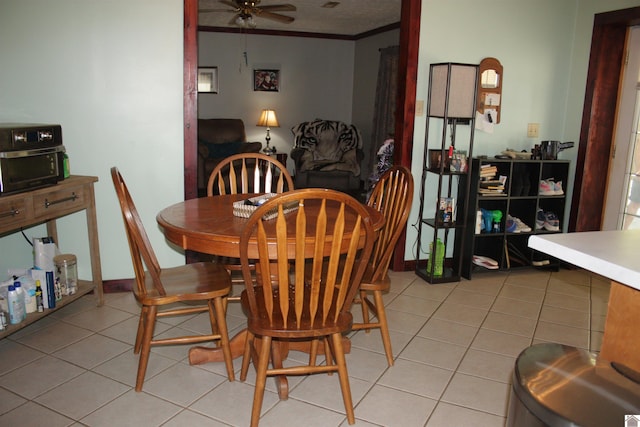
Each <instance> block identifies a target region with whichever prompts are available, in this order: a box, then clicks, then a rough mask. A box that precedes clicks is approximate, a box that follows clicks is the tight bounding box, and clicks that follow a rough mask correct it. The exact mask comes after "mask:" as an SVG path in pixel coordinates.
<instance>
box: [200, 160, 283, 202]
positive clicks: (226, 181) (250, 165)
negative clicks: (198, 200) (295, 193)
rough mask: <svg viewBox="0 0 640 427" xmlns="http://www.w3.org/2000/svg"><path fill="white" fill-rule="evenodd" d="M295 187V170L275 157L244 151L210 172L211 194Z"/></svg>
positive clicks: (280, 189) (208, 185)
mask: <svg viewBox="0 0 640 427" xmlns="http://www.w3.org/2000/svg"><path fill="white" fill-rule="evenodd" d="M289 190H293V179H292V178H291V174H290V173H289V171H288V170H287V168H286V167H285V165H283V164H282V163H280V162H279V161H278V160H277V159H276V158H275V157H271V156H267V155H266V154H262V153H240V154H235V155H233V156H229V157H227V158H226V159H225V160H223V161H221V162H220V163H218V164H217V165H216V167H215V168H214V169H213V171H211V174H210V175H209V181H208V182H207V196H213V195H216V194H251V193H282V192H285V191H289Z"/></svg>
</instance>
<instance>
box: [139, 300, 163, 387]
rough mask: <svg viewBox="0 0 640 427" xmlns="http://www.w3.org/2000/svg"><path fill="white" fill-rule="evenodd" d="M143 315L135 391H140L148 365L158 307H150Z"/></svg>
mask: <svg viewBox="0 0 640 427" xmlns="http://www.w3.org/2000/svg"><path fill="white" fill-rule="evenodd" d="M143 312H144V313H145V319H144V330H143V333H142V346H141V349H140V358H139V360H138V374H137V377H136V391H142V384H143V383H144V376H145V374H146V373H147V365H148V364H149V353H150V352H151V340H152V339H153V329H154V327H155V325H156V315H157V314H158V307H156V306H150V307H147V310H143Z"/></svg>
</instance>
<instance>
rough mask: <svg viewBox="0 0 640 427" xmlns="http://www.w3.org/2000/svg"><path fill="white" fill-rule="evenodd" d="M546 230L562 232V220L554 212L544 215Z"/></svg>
mask: <svg viewBox="0 0 640 427" xmlns="http://www.w3.org/2000/svg"><path fill="white" fill-rule="evenodd" d="M543 227H544V229H545V230H547V231H560V220H559V219H558V215H556V214H554V213H553V212H545V213H544V225H543Z"/></svg>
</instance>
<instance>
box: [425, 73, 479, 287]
mask: <svg viewBox="0 0 640 427" xmlns="http://www.w3.org/2000/svg"><path fill="white" fill-rule="evenodd" d="M477 81H478V66H477V65H474V64H460V63H452V62H449V63H440V64H432V65H431V66H430V68H429V94H428V97H427V119H426V120H427V121H426V129H425V143H424V156H423V167H422V181H421V188H420V208H419V214H418V215H419V220H418V236H417V244H416V275H418V276H419V277H421V278H422V279H424V280H425V281H427V282H428V283H434V284H435V283H445V282H456V281H459V280H460V277H461V269H462V260H463V257H462V253H463V247H464V244H465V238H466V234H467V233H465V229H466V227H467V224H468V218H467V217H468V206H469V203H468V197H469V189H470V180H469V179H468V176H469V174H470V173H471V171H472V163H471V157H472V153H473V136H474V129H475V123H474V120H475V104H476V90H477ZM435 126H440V128H441V132H440V137H439V138H437V137H433V138H431V139H433V141H430V131H434V132H436V133H437V130H436V129H435ZM461 134H462V136H460V135H461ZM454 149H455V150H456V151H465V152H466V156H467V162H466V165H467V167H466V170H464V171H451V169H450V162H451V160H452V159H451V156H450V155H451V151H452V150H454ZM433 189H435V197H432V192H433ZM427 197H428V199H427ZM444 198H447V199H455V200H456V214H455V217H452V218H451V219H450V220H449V221H446V220H444V219H443V215H441V212H440V215H439V205H440V200H441V199H444ZM438 239H440V240H441V241H442V242H443V244H444V248H445V256H444V268H443V273H442V274H439V275H436V274H435V271H434V270H435V264H436V263H435V262H432V263H431V268H430V269H429V268H427V265H428V258H429V257H430V256H432V254H431V253H430V252H431V251H430V249H429V247H430V245H431V247H432V248H433V252H435V248H436V242H437V240H438Z"/></svg>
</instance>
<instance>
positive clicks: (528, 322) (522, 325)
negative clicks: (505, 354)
mask: <svg viewBox="0 0 640 427" xmlns="http://www.w3.org/2000/svg"><path fill="white" fill-rule="evenodd" d="M482 327H483V328H485V329H491V330H493V331H498V332H506V333H508V334H514V335H522V336H524V337H529V338H531V337H532V336H533V332H534V331H535V328H536V320H535V319H531V318H528V317H521V316H512V315H510V314H504V313H498V312H495V311H492V312H490V313H489V314H488V315H487V318H486V319H485V320H484V323H482Z"/></svg>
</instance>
